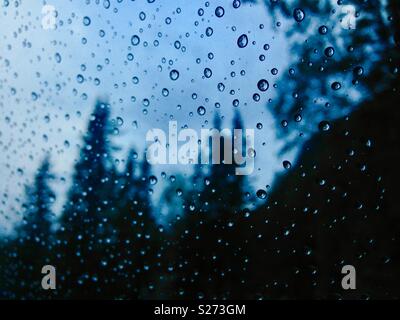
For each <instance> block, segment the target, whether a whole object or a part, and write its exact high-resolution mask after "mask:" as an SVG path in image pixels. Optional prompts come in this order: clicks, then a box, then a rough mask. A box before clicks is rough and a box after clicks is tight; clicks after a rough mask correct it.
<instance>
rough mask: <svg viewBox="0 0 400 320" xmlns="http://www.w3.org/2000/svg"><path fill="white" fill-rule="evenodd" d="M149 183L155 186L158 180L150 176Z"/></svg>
mask: <svg viewBox="0 0 400 320" xmlns="http://www.w3.org/2000/svg"><path fill="white" fill-rule="evenodd" d="M149 182H150V184H151V185H155V184H157V182H158V179H157V177H155V176H150V178H149Z"/></svg>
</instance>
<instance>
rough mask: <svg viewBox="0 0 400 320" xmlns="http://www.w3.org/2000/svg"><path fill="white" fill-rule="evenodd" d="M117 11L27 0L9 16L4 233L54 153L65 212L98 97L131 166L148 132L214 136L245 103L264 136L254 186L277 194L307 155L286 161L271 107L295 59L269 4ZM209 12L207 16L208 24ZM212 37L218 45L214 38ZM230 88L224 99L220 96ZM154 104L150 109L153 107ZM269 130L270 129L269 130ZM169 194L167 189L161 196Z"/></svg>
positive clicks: (1, 98)
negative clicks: (280, 178) (220, 12)
mask: <svg viewBox="0 0 400 320" xmlns="http://www.w3.org/2000/svg"><path fill="white" fill-rule="evenodd" d="M16 3H18V5H16ZM110 3H111V4H110V7H109V8H106V7H107V6H104V1H103V0H100V1H93V0H92V1H83V0H82V1H65V0H51V1H28V0H20V1H10V2H9V4H8V6H6V7H5V6H4V3H3V6H2V7H1V8H0V30H1V31H0V114H1V117H0V143H1V144H0V172H1V174H2V177H3V179H1V181H0V201H1V204H0V231H2V230H1V229H3V231H4V230H5V229H7V228H9V225H10V223H11V222H12V221H15V220H17V219H19V218H20V217H19V216H18V214H16V213H18V212H19V211H20V210H19V205H18V201H17V200H16V199H18V198H20V199H21V197H23V185H24V184H26V183H29V182H30V181H32V177H33V174H34V171H35V169H36V168H37V167H38V165H39V163H40V161H41V160H42V159H43V157H44V155H45V153H46V152H50V154H51V160H52V164H53V171H54V172H55V173H56V175H57V179H56V182H55V183H54V187H55V189H56V190H57V193H58V197H57V199H58V201H57V203H56V205H55V210H56V211H57V212H58V211H59V209H60V206H61V204H62V201H63V199H64V197H63V194H65V190H66V189H67V188H68V186H69V185H70V182H71V179H70V178H71V177H70V175H71V168H72V166H73V162H74V160H75V159H76V158H77V156H78V150H79V144H80V143H81V136H82V134H83V132H84V130H85V127H86V123H87V120H88V117H89V115H90V112H91V111H92V108H93V104H94V101H95V100H96V98H97V97H107V98H108V100H109V102H110V104H111V106H112V118H113V119H114V121H115V123H116V127H118V134H115V135H114V137H113V142H114V143H115V144H116V145H118V146H120V147H121V151H120V152H117V153H116V154H115V156H116V159H119V160H120V161H119V162H120V165H121V166H123V159H124V158H125V156H126V152H127V151H128V148H130V147H132V146H134V147H136V148H137V150H138V151H139V152H140V151H141V150H143V148H144V146H145V145H144V139H145V134H146V132H147V131H148V130H149V129H152V128H162V129H164V130H166V129H167V127H168V121H169V120H170V119H173V120H176V121H178V126H188V127H190V128H194V129H196V130H200V128H202V127H204V128H210V127H211V124H212V119H213V117H214V113H215V112H219V114H221V115H222V116H223V117H224V126H226V127H229V126H230V121H231V118H232V115H233V111H234V109H235V108H234V107H233V106H232V101H233V100H234V99H238V100H239V101H240V105H239V107H238V109H239V111H240V112H241V114H242V116H243V118H244V121H245V126H246V127H247V128H254V129H255V141H256V152H257V157H256V170H255V172H254V173H253V175H252V176H250V178H249V180H250V181H251V183H252V186H253V187H254V189H255V190H257V189H261V188H262V189H265V186H266V185H272V184H273V181H274V177H275V175H276V174H277V173H279V172H282V171H283V167H282V161H284V160H290V161H294V159H295V157H296V152H297V149H296V150H293V151H292V153H291V154H290V155H279V150H280V148H281V147H282V143H283V142H282V141H279V140H277V139H276V136H275V134H276V132H275V130H276V126H277V123H275V119H274V118H273V117H272V116H271V113H270V110H269V103H268V99H273V98H274V96H275V95H276V89H275V88H274V87H273V84H274V83H275V82H277V81H278V79H279V76H280V73H282V72H284V70H285V67H286V66H287V62H288V56H289V55H288V48H287V46H286V41H285V37H284V32H283V31H277V30H276V29H273V28H272V24H271V21H270V15H269V13H268V12H267V9H266V8H265V7H264V6H263V5H258V4H255V5H250V4H246V5H245V4H242V6H241V7H240V8H238V9H235V8H233V7H232V1H231V0H226V1H212V2H210V4H209V6H208V7H206V6H205V3H206V2H205V1H167V0H155V1H154V3H147V1H128V0H124V1H110ZM45 4H49V5H52V6H54V7H55V9H56V10H57V17H56V19H57V28H56V29H55V30H44V29H43V28H42V19H43V18H44V16H43V14H42V8H43V5H45ZM217 6H222V7H223V8H224V11H225V13H224V16H223V17H220V18H219V17H216V16H215V8H216V7H217ZM199 9H202V10H204V14H203V15H202V16H200V15H199V13H198V12H199ZM142 12H143V13H144V14H143V13H142ZM84 17H89V18H90V24H89V25H84V23H83V20H84ZM144 17H145V18H144ZM141 18H142V19H141ZM143 18H144V19H143ZM169 19H171V20H170V23H169ZM209 27H210V28H212V29H213V33H212V35H211V36H207V35H206V29H207V28H209ZM241 34H246V35H247V36H248V39H249V44H248V45H247V47H245V48H239V47H238V46H237V39H238V37H239V36H240V35H241ZM133 35H138V36H139V38H140V43H139V45H137V46H133V45H132V43H131V37H132V36H133ZM176 41H179V42H180V46H179V45H178V44H177V43H176ZM265 44H268V45H269V50H267V51H266V50H264V48H263V47H264V45H265ZM177 47H178V49H177ZM182 48H185V49H182ZM209 53H212V55H213V58H212V59H210V57H209ZM130 54H132V55H133V60H130V58H129V55H130ZM261 54H264V55H265V60H264V61H260V59H259V56H260V55H261ZM205 68H209V69H211V70H212V76H211V77H210V78H206V77H204V69H205ZM272 68H277V69H278V74H277V75H272V74H271V69H272ZM172 69H176V70H178V71H179V73H180V76H179V79H178V80H176V81H172V80H171V79H170V77H169V74H170V70H172ZM242 70H244V71H245V74H244V75H241V71H242ZM232 72H234V75H233V74H232ZM80 76H82V77H83V79H84V81H83V82H82V83H80V82H81V80H79V79H81V77H80ZM134 77H137V78H138V83H134V81H133V80H132V79H133V78H134ZM260 79H267V80H268V81H269V83H270V88H269V89H268V91H266V92H264V93H260V92H259V93H260V94H261V100H260V101H259V102H255V101H254V100H253V98H252V96H253V94H254V93H255V92H257V91H258V90H257V82H258V81H259V80H260ZM135 82H136V81H135ZM220 82H222V83H224V85H225V90H224V91H223V92H220V91H219V90H218V89H217V86H218V83H220ZM163 89H167V90H168V91H169V94H168V96H164V95H163V94H162V92H163ZM193 97H195V99H194V98H193ZM145 99H148V100H149V102H150V104H149V106H148V107H146V108H145V107H144V104H143V101H144V100H145ZM216 103H218V104H219V105H220V107H219V108H216V107H215V104H216ZM178 105H180V107H178ZM199 106H204V107H205V108H206V114H205V115H203V116H200V115H199V114H198V113H197V111H196V110H197V108H198V107H199ZM144 109H146V110H147V112H143V110H144ZM117 117H118V118H120V119H122V120H123V123H122V124H121V121H119V122H118V121H117ZM257 123H262V124H263V128H262V129H261V130H259V129H256V124H257ZM192 169H193V168H192V167H182V166H164V167H159V168H158V167H157V168H154V172H155V174H156V175H158V176H160V173H161V171H164V172H166V173H167V175H170V174H176V173H178V172H181V173H182V174H185V173H190V170H192ZM160 180H161V179H160ZM163 186H164V185H163V183H159V184H158V185H157V186H156V193H155V196H154V197H155V198H157V194H159V192H157V189H158V191H160V190H161V188H162V187H163Z"/></svg>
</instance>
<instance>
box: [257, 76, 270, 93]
mask: <svg viewBox="0 0 400 320" xmlns="http://www.w3.org/2000/svg"><path fill="white" fill-rule="evenodd" d="M257 87H258V89H259V90H260V91H267V90H268V88H269V83H268V81H267V80H265V79H261V80H260V81H258V83H257Z"/></svg>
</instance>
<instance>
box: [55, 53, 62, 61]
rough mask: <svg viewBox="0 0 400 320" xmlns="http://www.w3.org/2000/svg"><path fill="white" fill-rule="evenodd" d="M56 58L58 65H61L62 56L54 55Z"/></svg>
mask: <svg viewBox="0 0 400 320" xmlns="http://www.w3.org/2000/svg"><path fill="white" fill-rule="evenodd" d="M54 58H55V59H56V62H57V63H61V55H60V54H59V53H58V52H57V53H56V54H55V55H54Z"/></svg>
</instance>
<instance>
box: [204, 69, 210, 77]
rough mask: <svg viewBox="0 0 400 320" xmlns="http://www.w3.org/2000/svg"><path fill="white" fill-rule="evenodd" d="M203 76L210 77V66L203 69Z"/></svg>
mask: <svg viewBox="0 0 400 320" xmlns="http://www.w3.org/2000/svg"><path fill="white" fill-rule="evenodd" d="M204 76H205V77H206V78H211V76H212V71H211V69H210V68H205V69H204Z"/></svg>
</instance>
